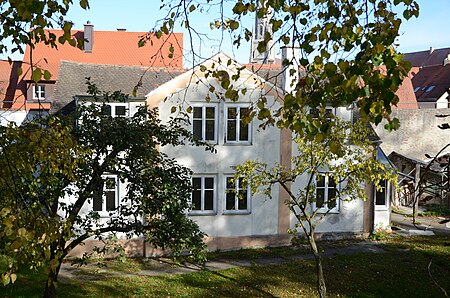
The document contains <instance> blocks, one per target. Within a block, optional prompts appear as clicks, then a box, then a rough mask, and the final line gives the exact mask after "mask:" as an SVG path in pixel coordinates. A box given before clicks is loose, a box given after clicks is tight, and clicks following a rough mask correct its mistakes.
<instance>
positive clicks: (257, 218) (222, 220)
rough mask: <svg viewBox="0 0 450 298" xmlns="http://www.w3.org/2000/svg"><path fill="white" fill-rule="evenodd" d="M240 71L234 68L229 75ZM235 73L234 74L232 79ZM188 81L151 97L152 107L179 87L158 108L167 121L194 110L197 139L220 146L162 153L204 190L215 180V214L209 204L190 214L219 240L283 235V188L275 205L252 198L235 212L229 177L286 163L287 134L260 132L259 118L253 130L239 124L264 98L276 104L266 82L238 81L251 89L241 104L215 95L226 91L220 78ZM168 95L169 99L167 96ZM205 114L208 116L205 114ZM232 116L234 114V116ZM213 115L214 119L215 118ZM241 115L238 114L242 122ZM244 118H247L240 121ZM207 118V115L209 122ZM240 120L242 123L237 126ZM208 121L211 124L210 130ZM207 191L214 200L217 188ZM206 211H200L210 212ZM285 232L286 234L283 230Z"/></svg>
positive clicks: (275, 191) (178, 80) (245, 76)
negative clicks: (251, 166) (242, 168)
mask: <svg viewBox="0 0 450 298" xmlns="http://www.w3.org/2000/svg"><path fill="white" fill-rule="evenodd" d="M213 59H214V58H213ZM217 59H221V61H222V62H223V64H224V65H226V63H227V61H228V59H229V58H228V57H226V56H225V55H221V56H219V57H217ZM217 59H216V63H217V61H218V60H217ZM233 63H234V62H233ZM234 66H235V65H232V66H228V71H229V70H230V69H232V68H233V67H234ZM216 67H218V70H220V69H222V68H223V69H226V68H225V67H224V66H223V65H219V64H217V65H216ZM190 74H191V73H190V72H189V73H186V75H189V76H190ZM197 74H198V72H197ZM232 74H233V73H230V77H231V76H232ZM182 76H183V75H182ZM182 76H180V77H178V78H175V79H174V80H173V81H170V82H169V83H167V84H165V85H163V86H161V87H160V88H158V89H156V90H155V91H153V92H151V93H150V94H149V95H148V97H147V102H148V105H149V106H152V105H155V102H156V103H158V98H160V97H161V96H160V94H164V93H165V92H167V91H168V89H170V88H171V87H173V86H174V85H176V86H177V88H175V89H172V90H173V93H171V94H170V95H169V96H168V97H167V99H166V100H165V101H160V102H159V103H158V108H159V112H160V115H161V116H160V117H161V119H162V120H163V121H167V120H168V119H169V117H170V116H171V115H172V116H173V114H172V113H171V109H172V107H174V106H178V105H180V104H181V105H183V107H184V108H185V109H187V108H188V107H191V108H192V109H193V112H192V113H190V127H188V129H190V130H191V131H193V133H194V135H195V134H196V132H197V133H198V135H199V136H201V138H202V139H204V140H207V141H208V142H210V143H211V144H214V145H215V149H216V150H217V153H210V152H207V151H205V149H204V148H203V147H195V146H183V147H180V146H178V147H169V146H167V147H164V148H161V150H162V151H163V152H164V153H166V154H168V155H169V156H170V157H175V158H176V160H177V161H178V162H179V163H180V164H182V165H183V166H186V167H188V168H190V169H191V170H192V171H193V172H194V179H195V178H198V179H197V181H198V183H199V185H200V183H203V181H205V179H206V178H207V179H209V182H211V181H212V180H213V181H214V182H213V183H214V188H213V190H212V191H213V200H214V203H213V204H212V206H213V208H212V209H213V210H211V203H209V202H208V203H206V202H203V205H202V206H203V207H204V206H206V205H208V208H207V210H193V211H191V212H190V213H189V216H190V218H191V219H193V220H194V221H196V222H197V223H198V224H199V226H200V228H201V230H202V231H203V232H205V233H206V234H207V235H208V236H209V237H213V238H217V237H219V238H220V237H245V236H268V235H276V234H278V233H279V231H278V212H279V210H278V206H279V202H278V199H277V198H278V197H279V193H278V191H279V190H278V188H274V189H273V193H272V196H273V198H274V199H272V200H271V199H269V198H265V197H263V196H261V195H259V196H253V197H252V198H250V197H249V200H248V202H246V203H241V204H242V205H243V206H240V207H242V208H239V206H238V205H239V204H240V203H239V201H238V200H237V201H236V204H235V206H234V207H235V208H231V207H230V206H231V205H232V203H230V202H228V204H227V177H232V176H233V175H234V170H233V166H236V165H238V164H241V163H243V162H244V161H246V160H249V159H256V160H261V161H265V162H274V161H279V159H280V154H281V153H280V138H281V135H280V130H279V129H277V128H274V127H271V128H268V129H265V130H263V129H260V128H259V126H260V124H261V122H260V121H258V120H257V119H256V118H255V119H253V120H252V122H251V123H250V124H249V127H248V128H247V127H245V125H244V124H243V123H239V121H241V120H242V117H245V115H244V114H245V112H246V109H247V108H249V107H250V106H251V105H252V104H254V103H255V102H256V101H257V100H258V99H259V98H260V97H261V96H263V95H265V96H266V97H267V100H268V102H269V103H268V104H270V105H271V104H276V102H275V98H274V96H273V95H266V94H263V93H266V91H265V89H264V88H263V87H261V80H256V81H255V80H253V79H249V78H250V77H253V76H254V75H253V74H251V73H247V71H245V73H243V74H242V76H241V78H240V79H239V80H238V81H237V82H236V81H233V82H232V84H233V85H235V86H239V87H238V88H239V89H244V88H246V89H247V90H248V92H247V93H246V94H245V95H242V94H240V97H239V101H238V102H237V103H233V102H230V100H226V101H225V100H222V99H219V98H218V96H220V95H219V94H218V95H217V96H216V95H211V94H209V88H210V86H211V85H212V86H214V88H215V90H216V91H218V92H220V90H221V87H220V85H219V84H218V82H217V81H216V79H214V78H211V77H210V78H204V77H202V76H201V74H199V76H198V77H197V76H193V77H195V78H196V81H190V80H189V79H188V76H186V77H185V78H183V77H182ZM197 79H198V80H197ZM208 94H209V95H210V96H211V99H210V101H209V102H207V101H206V99H205V98H206V97H207V95H208ZM165 96H167V93H166V94H165ZM213 111H214V112H213ZM201 112H202V113H203V115H201V114H200V113H201ZM232 112H233V115H231V114H232ZM213 113H214V115H212V114H213ZM235 113H236V114H237V115H238V116H237V117H236V116H235ZM206 114H208V116H206ZM239 114H240V116H241V117H239ZM202 116H204V118H203V122H202ZM236 119H238V120H237V121H236ZM206 121H209V122H208V123H209V126H208V124H206ZM212 122H214V129H213V131H212V130H211V123H212ZM236 122H237V123H236ZM241 122H242V121H241ZM200 123H202V125H203V128H205V129H206V128H207V129H208V131H209V132H208V133H205V132H204V131H202V132H199V130H198V125H200ZM194 126H195V127H194ZM202 177H203V178H202ZM205 177H206V178H205ZM201 179H203V180H201ZM201 188H204V185H203V184H201ZM207 189H209V191H210V193H209V194H208V195H207V194H206V192H204V191H202V195H203V197H206V196H209V197H211V186H209V187H207ZM203 197H202V198H203ZM231 200H232V199H231ZM236 206H237V207H236ZM203 207H202V208H199V209H205V208H203ZM283 233H286V231H283Z"/></svg>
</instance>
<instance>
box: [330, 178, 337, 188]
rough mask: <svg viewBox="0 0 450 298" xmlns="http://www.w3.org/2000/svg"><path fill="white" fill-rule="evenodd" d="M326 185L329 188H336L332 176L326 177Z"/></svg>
mask: <svg viewBox="0 0 450 298" xmlns="http://www.w3.org/2000/svg"><path fill="white" fill-rule="evenodd" d="M328 187H330V188H336V182H335V181H334V179H333V178H332V177H328Z"/></svg>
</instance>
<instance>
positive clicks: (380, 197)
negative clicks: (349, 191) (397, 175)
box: [375, 180, 388, 209]
mask: <svg viewBox="0 0 450 298" xmlns="http://www.w3.org/2000/svg"><path fill="white" fill-rule="evenodd" d="M379 186H380V187H381V189H380V190H378V189H375V206H376V207H377V209H382V208H387V196H388V182H387V181H386V180H381V181H380V184H379Z"/></svg>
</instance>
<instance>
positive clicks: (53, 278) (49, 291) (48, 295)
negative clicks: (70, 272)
mask: <svg viewBox="0 0 450 298" xmlns="http://www.w3.org/2000/svg"><path fill="white" fill-rule="evenodd" d="M56 270H57V271H56V272H53V270H50V273H49V274H48V277H47V283H46V284H45V292H44V298H56V287H55V286H56V282H57V281H58V272H59V266H58V268H57V269H56Z"/></svg>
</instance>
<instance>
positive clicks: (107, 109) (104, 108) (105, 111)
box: [102, 105, 111, 116]
mask: <svg viewBox="0 0 450 298" xmlns="http://www.w3.org/2000/svg"><path fill="white" fill-rule="evenodd" d="M102 114H103V115H105V116H111V106H110V105H103V106H102Z"/></svg>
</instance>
